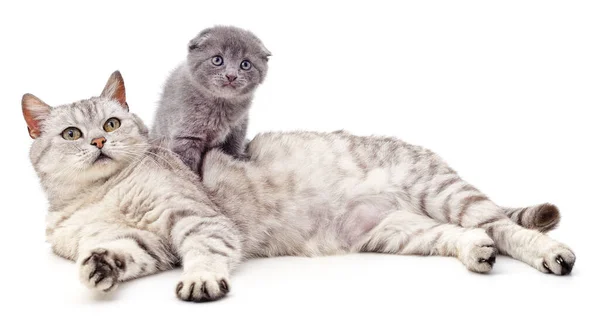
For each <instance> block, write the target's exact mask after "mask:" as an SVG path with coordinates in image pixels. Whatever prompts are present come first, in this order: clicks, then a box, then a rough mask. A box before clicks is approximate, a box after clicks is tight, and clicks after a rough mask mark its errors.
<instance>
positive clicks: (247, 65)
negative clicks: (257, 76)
mask: <svg viewBox="0 0 600 321" xmlns="http://www.w3.org/2000/svg"><path fill="white" fill-rule="evenodd" d="M240 68H242V69H243V70H250V68H252V63H251V62H250V61H248V60H244V61H242V63H241V64H240Z"/></svg>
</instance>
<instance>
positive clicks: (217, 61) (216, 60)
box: [211, 56, 223, 66]
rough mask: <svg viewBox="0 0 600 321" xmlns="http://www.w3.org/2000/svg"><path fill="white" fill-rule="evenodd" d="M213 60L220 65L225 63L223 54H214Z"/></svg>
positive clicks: (216, 64)
mask: <svg viewBox="0 0 600 321" xmlns="http://www.w3.org/2000/svg"><path fill="white" fill-rule="evenodd" d="M211 61H212V63H213V65H215V66H220V65H222V64H223V57H221V56H214V57H212V60H211Z"/></svg>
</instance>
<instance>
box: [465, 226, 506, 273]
mask: <svg viewBox="0 0 600 321" xmlns="http://www.w3.org/2000/svg"><path fill="white" fill-rule="evenodd" d="M461 239H462V240H461V241H462V242H461V244H462V247H461V249H459V253H458V258H459V259H460V260H461V261H462V262H463V264H464V265H465V266H466V267H467V269H469V271H473V272H478V273H486V272H489V271H491V270H492V268H493V267H494V263H496V254H497V253H498V251H497V250H496V246H495V244H494V241H493V240H492V239H491V238H490V237H489V236H488V235H487V233H485V231H484V230H482V229H472V230H469V231H467V232H465V234H464V235H462V236H461Z"/></svg>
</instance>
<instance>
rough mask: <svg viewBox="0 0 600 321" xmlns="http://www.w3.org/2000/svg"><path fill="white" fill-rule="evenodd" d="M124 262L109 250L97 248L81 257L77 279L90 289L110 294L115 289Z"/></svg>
mask: <svg viewBox="0 0 600 321" xmlns="http://www.w3.org/2000/svg"><path fill="white" fill-rule="evenodd" d="M124 265H125V261H124V260H123V259H121V258H119V257H118V255H116V254H115V253H112V252H111V251H109V250H106V249H102V248H98V249H94V250H92V251H90V252H89V253H88V254H87V255H84V256H82V259H81V260H80V262H79V278H80V280H81V282H82V283H83V284H85V285H86V286H87V287H89V288H90V289H94V290H98V291H102V292H110V291H113V290H114V289H116V288H117V285H118V281H119V273H120V271H121V270H122V269H123V268H124Z"/></svg>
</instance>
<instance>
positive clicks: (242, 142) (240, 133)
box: [221, 117, 248, 159]
mask: <svg viewBox="0 0 600 321" xmlns="http://www.w3.org/2000/svg"><path fill="white" fill-rule="evenodd" d="M247 128H248V118H247V117H246V119H245V120H243V121H242V122H241V123H240V124H239V125H237V126H236V127H234V128H232V129H231V132H230V133H229V135H228V136H227V139H226V140H225V142H224V143H223V144H222V146H221V149H222V150H223V151H224V152H225V153H226V154H229V155H231V156H233V157H235V158H237V159H247V158H248V156H247V155H246V153H245V148H246V131H247Z"/></svg>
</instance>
